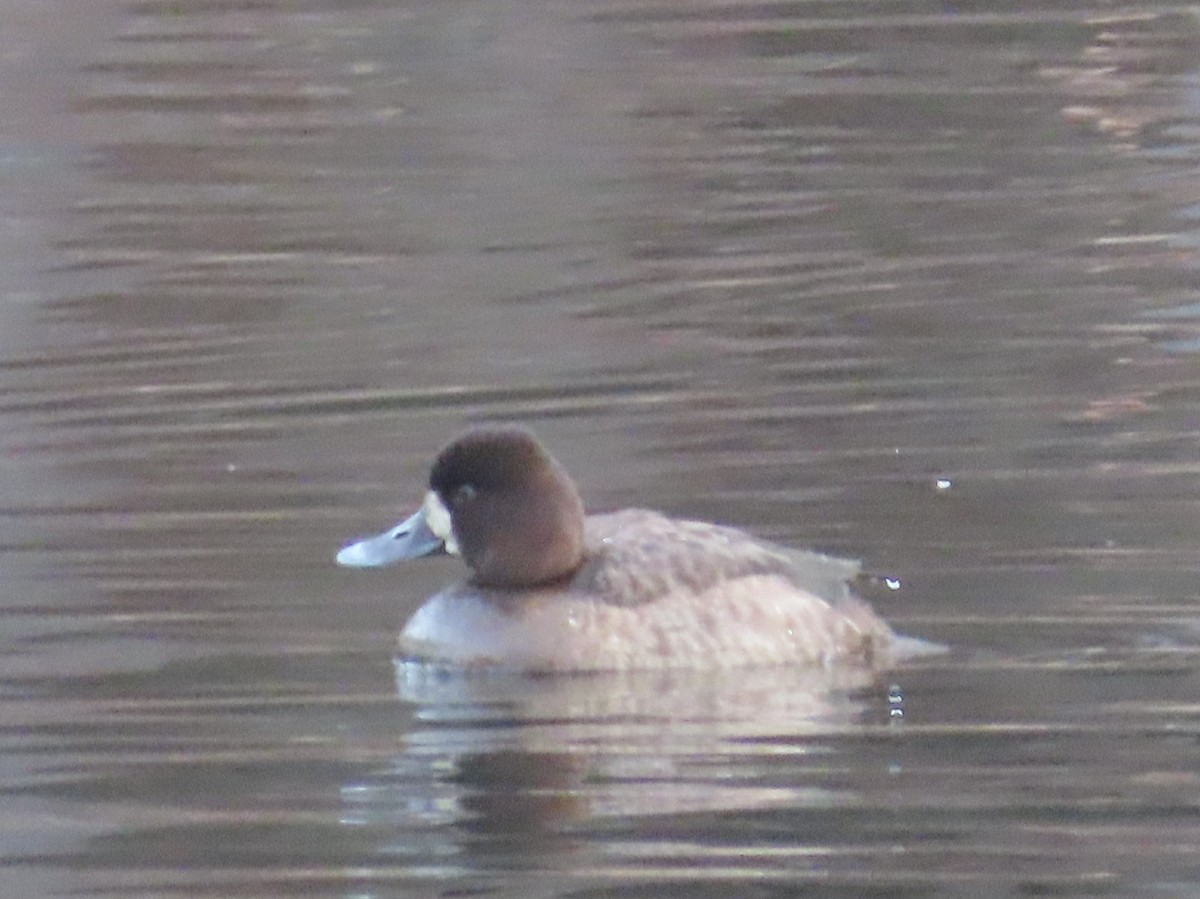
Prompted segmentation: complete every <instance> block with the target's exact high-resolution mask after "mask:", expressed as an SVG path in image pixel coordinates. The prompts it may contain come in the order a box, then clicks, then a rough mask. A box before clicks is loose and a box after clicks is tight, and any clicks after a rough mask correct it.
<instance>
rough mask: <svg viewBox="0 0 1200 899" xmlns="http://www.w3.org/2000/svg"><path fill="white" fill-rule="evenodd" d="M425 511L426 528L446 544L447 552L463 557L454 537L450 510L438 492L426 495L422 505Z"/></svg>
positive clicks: (430, 492)
mask: <svg viewBox="0 0 1200 899" xmlns="http://www.w3.org/2000/svg"><path fill="white" fill-rule="evenodd" d="M421 508H422V509H424V510H425V526H426V527H428V528H429V530H431V531H433V533H434V536H436V537H438V538H440V539H441V541H442V543H444V544H445V547H446V552H448V553H449V554H450V555H452V556H458V555H461V553H460V552H459V549H458V540H457V539H456V538H455V536H454V526H453V524H452V523H451V520H450V510H449V509H447V508H446V505H445V503H443V502H442V499H441V497H440V496H438V495H437V491H436V490H430V491H429V492H428V493H426V494H425V502H424V503H423V504H422V505H421Z"/></svg>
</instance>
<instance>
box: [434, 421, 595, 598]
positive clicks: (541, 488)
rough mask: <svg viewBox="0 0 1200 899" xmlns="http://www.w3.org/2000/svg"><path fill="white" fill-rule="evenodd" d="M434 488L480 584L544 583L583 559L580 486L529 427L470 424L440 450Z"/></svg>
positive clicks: (567, 573)
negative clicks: (448, 514) (481, 426)
mask: <svg viewBox="0 0 1200 899" xmlns="http://www.w3.org/2000/svg"><path fill="white" fill-rule="evenodd" d="M429 488H430V490H431V491H432V492H433V493H435V494H436V495H437V497H438V499H440V500H441V502H442V505H444V506H445V508H446V509H447V510H448V511H449V513H450V521H451V525H452V527H453V530H454V537H455V538H456V540H457V542H458V547H459V550H460V551H461V552H462V556H463V559H464V560H465V561H466V563H467V565H469V566H470V568H471V571H472V572H473V577H472V580H473V581H474V582H475V583H476V584H478V585H479V586H481V587H502V588H503V587H531V586H535V585H537V584H545V583H549V582H552V581H556V580H561V579H562V578H565V577H568V576H570V575H571V574H572V573H574V572H575V570H576V569H578V568H579V566H580V565H581V564H582V563H583V517H584V513H583V501H582V500H581V499H580V498H579V491H578V490H576V489H575V484H574V483H573V482H572V481H571V478H570V476H569V475H568V474H567V473H566V471H565V470H564V469H563V467H562V466H561V465H559V464H558V462H557V461H555V459H554V457H553V456H551V455H550V454H549V453H548V452H546V450H545V449H544V448H543V447H542V446H541V444H539V443H538V442H537V439H536V438H535V437H534V436H533V434H531V433H530V432H529V431H527V430H525V429H524V428H518V427H511V426H510V427H488V428H478V429H475V430H472V431H468V432H467V433H466V434H464V435H462V436H461V437H459V438H458V439H456V440H455V441H454V442H453V443H451V444H450V445H449V446H447V447H446V448H445V449H443V450H442V451H441V452H440V453H439V454H438V457H437V459H436V461H435V462H434V463H433V470H432V472H431V473H430V475H429Z"/></svg>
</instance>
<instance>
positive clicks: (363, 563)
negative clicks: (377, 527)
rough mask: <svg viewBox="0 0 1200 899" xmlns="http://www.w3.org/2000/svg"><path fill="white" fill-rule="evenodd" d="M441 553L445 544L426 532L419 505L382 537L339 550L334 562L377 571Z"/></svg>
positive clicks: (426, 522) (428, 528) (423, 517)
mask: <svg viewBox="0 0 1200 899" xmlns="http://www.w3.org/2000/svg"><path fill="white" fill-rule="evenodd" d="M445 550H446V544H445V541H444V540H443V539H442V538H441V537H439V536H438V535H437V534H435V533H434V532H433V531H432V530H431V529H430V527H429V520H428V517H427V515H426V507H425V506H422V507H421V508H420V509H418V510H417V511H416V513H415V514H413V515H411V516H410V517H408V518H406V519H404V521H402V522H400V523H399V524H397V525H396V526H395V527H393V528H390V529H389V530H386V531H384V532H383V533H382V534H379V535H378V536H375V537H368V538H366V539H365V540H359V541H358V542H357V543H351V544H350V545H349V546H346V547H343V548H342V550H341V552H339V553H338V554H337V562H338V564H339V565H346V566H348V567H350V568H378V567H380V566H382V565H391V564H392V563H393V562H403V561H404V560H405V559H419V558H420V557H421V556H431V555H433V554H434V553H439V552H445Z"/></svg>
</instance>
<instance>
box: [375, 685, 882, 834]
mask: <svg viewBox="0 0 1200 899" xmlns="http://www.w3.org/2000/svg"><path fill="white" fill-rule="evenodd" d="M396 672H397V686H398V690H399V695H400V697H401V698H402V699H403V700H405V701H407V702H411V703H414V704H415V706H416V708H415V718H416V721H417V722H418V726H416V727H414V728H413V729H412V730H411V731H410V732H409V733H408V734H407V735H406V736H405V743H406V745H407V753H406V764H411V762H412V761H413V760H414V759H423V758H428V759H430V760H432V761H433V763H434V765H436V766H446V765H448V766H450V767H451V768H452V769H453V771H454V777H452V778H450V779H449V780H448V781H440V780H439V779H437V778H435V779H434V780H433V781H432V782H433V783H435V784H437V785H438V787H439V789H440V790H441V791H442V792H441V793H440V795H438V796H431V797H428V799H427V801H426V802H424V803H423V804H424V805H426V806H428V807H436V808H438V809H439V810H441V811H442V812H443V813H445V814H447V815H448V816H449V818H448V820H456V819H457V818H469V819H471V820H475V821H476V822H477V823H478V824H479V826H487V819H488V818H489V815H490V814H494V815H495V816H496V819H497V820H495V821H493V822H492V824H493V826H503V822H504V820H505V819H506V818H507V816H508V815H510V814H512V812H513V802H514V800H516V799H519V798H520V797H518V796H515V795H510V794H513V793H520V794H528V796H529V797H533V798H536V800H538V802H539V807H538V809H537V812H536V813H533V812H532V811H531V812H530V813H529V814H527V815H524V816H523V820H526V822H527V824H530V823H532V822H535V821H536V822H538V823H539V824H540V826H544V827H554V826H561V825H563V824H568V823H570V822H571V821H573V820H576V821H578V820H584V819H587V818H591V817H595V816H608V815H644V814H673V813H692V812H700V811H714V810H722V809H723V810H730V809H739V808H741V809H749V808H757V807H764V806H769V805H786V804H789V803H792V804H794V803H801V804H808V803H824V804H828V803H831V802H834V801H836V796H835V794H834V793H831V792H830V791H827V790H823V789H804V788H801V787H796V788H783V789H781V788H780V787H778V786H771V787H767V786H763V785H762V784H761V783H759V782H758V778H757V777H756V775H755V773H754V770H753V766H745V765H740V764H739V763H738V758H739V757H742V756H745V755H747V754H753V753H754V752H756V751H758V750H756V749H755V748H754V745H755V743H754V741H756V740H759V739H765V738H771V737H778V736H780V735H790V736H800V735H813V736H815V735H819V734H828V733H833V732H836V731H837V730H838V729H840V728H842V727H846V726H848V725H850V724H851V723H853V722H855V721H857V720H858V719H859V718H861V716H862V714H863V711H864V706H863V703H862V702H861V701H859V700H856V699H854V698H853V695H852V692H851V691H857V690H862V689H865V688H867V687H868V686H869V685H871V683H872V680H871V677H870V676H869V675H867V674H864V673H863V672H861V671H852V670H840V669H835V670H829V671H820V670H790V669H779V668H762V669H746V670H739V671H732V672H723V673H720V674H717V673H709V674H704V673H696V672H662V673H649V672H644V673H632V672H628V673H622V674H597V675H588V676H566V677H533V676H519V675H515V674H511V675H506V674H488V675H483V674H461V673H459V674H456V673H452V672H447V671H436V670H430V669H429V668H428V667H427V666H423V665H420V664H417V663H413V662H404V661H401V662H398V663H397V667H396ZM797 751H800V750H797ZM807 751H813V752H817V751H819V750H818V749H816V748H815V747H814V748H812V749H810V750H807ZM722 759H727V761H725V762H722V761H721V760H722ZM406 789H407V787H406ZM493 793H498V795H493ZM546 797H553V800H554V801H551V802H549V803H547V804H546V805H545V807H541V806H540V800H541V799H544V798H546ZM560 799H561V801H559V800H560ZM451 809H455V810H456V811H451ZM489 809H490V810H491V811H490V812H489Z"/></svg>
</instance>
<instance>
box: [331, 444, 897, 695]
mask: <svg viewBox="0 0 1200 899" xmlns="http://www.w3.org/2000/svg"><path fill="white" fill-rule="evenodd" d="M443 551H444V552H449V553H454V554H461V555H462V557H463V559H464V560H465V561H466V563H467V565H468V567H469V568H470V569H471V577H470V579H469V580H467V581H465V582H463V583H460V584H456V585H454V586H452V587H449V588H447V589H446V590H443V591H442V592H441V593H438V594H437V595H436V596H434V597H432V598H431V599H429V600H428V601H426V603H425V604H424V605H423V606H421V608H420V609H418V610H417V612H416V614H415V615H413V617H412V618H411V619H410V620H409V622H408V624H407V625H406V626H405V628H404V631H403V633H402V634H401V636H400V646H401V651H402V652H403V653H404V654H405V655H407V656H410V657H417V658H422V659H428V660H434V661H438V662H443V663H451V664H455V665H466V666H477V665H486V666H496V667H504V668H515V669H519V670H526V671H599V670H618V669H635V668H668V667H679V668H722V667H733V666H742V665H777V664H797V665H822V666H829V665H834V664H838V663H846V664H851V665H857V666H864V667H877V666H881V665H884V664H886V663H887V661H888V660H889V657H890V656H891V651H892V649H893V646H894V644H895V642H896V639H897V638H896V637H895V635H893V633H892V631H891V630H890V629H889V628H888V626H887V625H886V624H884V623H883V621H881V620H880V619H879V618H878V617H877V616H876V615H875V613H874V612H873V611H872V610H871V609H870V607H868V606H867V605H866V603H864V602H862V601H861V600H859V599H857V598H855V597H854V596H852V595H851V593H850V589H849V586H848V581H849V580H850V579H851V578H853V577H854V576H855V575H856V574H857V573H858V570H859V566H858V563H857V562H852V561H848V560H846V559H837V558H833V557H831V556H824V555H819V554H817V553H812V552H804V551H800V550H792V549H786V548H784V547H780V546H774V545H772V544H770V543H765V542H763V541H759V540H756V539H754V538H753V537H751V536H749V535H748V534H744V533H742V532H741V531H738V530H734V529H733V528H727V527H721V526H719V525H715V524H705V523H702V522H697V521H677V520H674V519H671V518H667V517H665V516H663V515H660V514H659V513H657V512H651V511H646V510H643V509H626V510H624V511H620V512H613V513H610V514H606V515H590V516H586V517H585V515H584V511H583V502H582V500H581V499H580V498H579V492H578V491H577V490H576V488H575V484H574V482H573V481H572V480H571V478H570V477H569V476H568V475H567V473H566V471H565V470H564V469H563V467H562V466H561V465H559V463H558V462H557V461H556V460H555V459H554V458H553V457H552V456H551V455H550V454H549V453H548V452H546V450H545V449H544V448H543V447H542V446H541V444H540V443H538V442H537V440H536V439H535V438H534V436H533V435H532V434H531V433H529V432H528V431H526V430H524V429H521V428H516V427H489V428H482V429H478V430H473V431H469V432H467V433H466V434H464V435H463V436H461V437H459V438H458V439H457V440H455V441H454V442H453V443H451V444H450V445H449V446H447V447H446V448H445V449H443V450H442V451H441V453H439V454H438V457H437V459H436V460H435V462H434V464H433V470H432V472H431V474H430V476H429V492H428V493H427V494H426V497H425V502H424V504H423V505H422V506H421V508H420V509H419V510H418V511H417V512H416V514H414V515H413V516H412V517H410V518H408V519H407V520H405V521H403V522H401V523H400V524H398V525H396V526H395V527H393V528H392V529H391V530H389V531H386V532H385V533H383V534H380V535H379V536H377V537H371V538H368V539H366V540H362V541H360V542H358V543H352V544H350V545H349V546H347V547H345V548H344V549H343V550H342V551H341V552H339V553H338V556H337V560H338V562H339V563H340V564H342V565H348V566H352V567H375V566H380V565H388V564H390V563H392V562H397V561H400V560H402V559H412V558H417V557H419V556H426V555H431V554H433V553H437V552H443Z"/></svg>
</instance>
